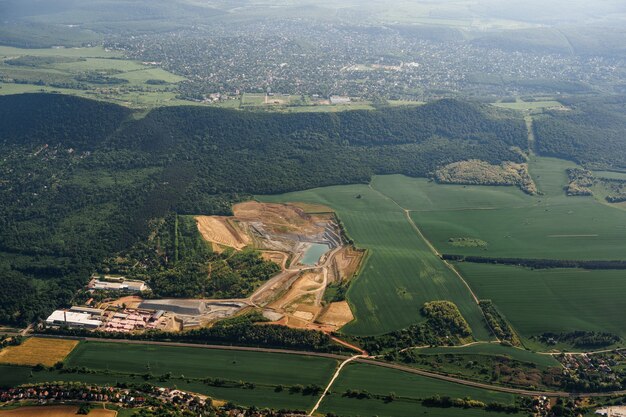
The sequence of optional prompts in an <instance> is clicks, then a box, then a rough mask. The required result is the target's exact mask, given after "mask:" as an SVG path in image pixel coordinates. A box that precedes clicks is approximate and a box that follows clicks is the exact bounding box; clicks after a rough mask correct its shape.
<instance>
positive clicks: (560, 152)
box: [533, 96, 626, 170]
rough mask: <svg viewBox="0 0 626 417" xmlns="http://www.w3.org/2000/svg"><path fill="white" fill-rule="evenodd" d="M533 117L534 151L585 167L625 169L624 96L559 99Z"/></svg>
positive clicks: (625, 110) (625, 119) (625, 103)
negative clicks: (557, 107) (557, 106)
mask: <svg viewBox="0 0 626 417" xmlns="http://www.w3.org/2000/svg"><path fill="white" fill-rule="evenodd" d="M562 102H563V104H564V105H566V106H567V107H568V110H565V111H563V110H552V111H548V112H547V113H546V114H545V115H541V116H538V117H536V118H535V123H534V124H533V125H534V130H535V138H536V144H537V151H538V152H539V153H540V154H542V155H548V156H556V157H559V158H564V159H569V160H572V161H575V162H578V163H580V164H583V165H585V166H587V167H588V168H600V169H619V170H626V140H624V138H626V96H611V97H592V98H571V99H566V100H562Z"/></svg>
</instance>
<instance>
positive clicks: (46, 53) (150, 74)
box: [0, 46, 192, 107]
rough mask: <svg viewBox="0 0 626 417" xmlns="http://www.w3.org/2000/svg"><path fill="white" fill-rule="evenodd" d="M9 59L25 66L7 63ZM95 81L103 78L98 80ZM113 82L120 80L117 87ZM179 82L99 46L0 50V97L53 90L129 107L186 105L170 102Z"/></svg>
mask: <svg viewBox="0 0 626 417" xmlns="http://www.w3.org/2000/svg"><path fill="white" fill-rule="evenodd" d="M14 59H18V60H26V62H18V63H19V65H15V64H10V63H11V62H15V61H13V60H14ZM97 77H104V78H103V79H101V80H100V81H98V80H97ZM117 80H123V82H122V83H117ZM183 80H184V78H183V77H179V76H177V75H175V74H172V73H170V72H168V71H165V70H163V69H160V68H157V67H154V66H152V65H146V64H143V63H140V62H136V61H132V60H127V59H124V58H123V57H122V54H121V53H120V52H117V51H109V50H105V49H104V48H101V47H93V48H48V49H19V48H11V47H4V46H2V47H0V94H1V95H7V94H19V93H32V92H58V93H63V94H72V95H78V96H82V97H88V98H92V99H97V100H105V101H111V102H115V103H118V104H122V105H126V106H129V107H155V106H162V105H179V104H191V103H192V102H190V101H184V100H179V99H177V98H176V95H177V93H176V90H175V84H176V83H178V82H180V81H183ZM155 82H160V84H155Z"/></svg>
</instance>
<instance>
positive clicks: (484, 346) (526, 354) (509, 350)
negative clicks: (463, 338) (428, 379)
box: [413, 343, 559, 368]
mask: <svg viewBox="0 0 626 417" xmlns="http://www.w3.org/2000/svg"><path fill="white" fill-rule="evenodd" d="M413 351H414V352H415V353H418V354H420V355H446V354H453V355H467V356H484V357H493V356H502V357H506V358H509V359H513V360H516V361H520V362H527V363H532V364H535V365H537V366H538V367H540V368H550V367H553V366H559V362H558V361H557V360H556V359H554V357H553V356H551V355H541V354H539V353H535V352H532V351H530V350H525V349H520V348H515V347H510V346H503V345H501V344H499V343H480V344H474V345H470V346H463V347H453V346H449V347H448V346H441V347H432V348H418V349H413Z"/></svg>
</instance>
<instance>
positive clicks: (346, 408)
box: [320, 364, 513, 417]
mask: <svg viewBox="0 0 626 417" xmlns="http://www.w3.org/2000/svg"><path fill="white" fill-rule="evenodd" d="M347 389H356V390H367V391H368V392H370V393H372V394H378V395H387V394H389V393H390V392H394V393H395V394H396V395H397V396H398V397H399V398H398V399H397V400H395V401H393V402H391V403H385V402H384V401H383V400H382V399H361V400H358V399H350V398H346V397H342V394H343V393H344V392H345V391H346V390H347ZM332 391H333V394H332V395H331V396H329V397H327V398H326V399H324V401H323V402H322V406H321V408H320V412H322V413H328V412H334V413H336V414H339V415H342V416H373V415H376V416H381V417H382V416H389V417H392V416H393V417H403V416H407V417H408V416H417V415H427V416H442V417H443V416H451V415H454V416H459V417H463V416H467V417H474V416H487V415H489V416H491V415H493V416H498V415H499V414H498V413H490V412H485V411H484V410H463V409H441V408H427V407H424V406H422V405H421V404H420V403H419V402H416V401H415V400H416V399H423V398H428V397H431V396H433V395H441V396H450V397H454V398H463V397H466V396H470V397H471V398H473V399H476V400H481V401H484V402H487V403H488V402H493V401H498V402H502V403H512V402H513V396H512V395H508V394H503V393H495V392H490V391H485V390H477V389H472V388H468V387H463V386H462V385H456V384H451V383H447V382H443V381H437V380H434V379H429V378H424V377H421V376H419V375H411V374H407V373H399V372H397V371H394V370H390V369H384V368H378V367H374V366H371V365H362V364H356V365H355V364H351V365H348V367H347V368H345V369H344V371H343V372H342V373H341V375H340V376H339V378H338V379H337V381H336V382H335V384H334V385H333V388H332ZM400 397H403V398H400ZM411 399H412V400H413V401H411Z"/></svg>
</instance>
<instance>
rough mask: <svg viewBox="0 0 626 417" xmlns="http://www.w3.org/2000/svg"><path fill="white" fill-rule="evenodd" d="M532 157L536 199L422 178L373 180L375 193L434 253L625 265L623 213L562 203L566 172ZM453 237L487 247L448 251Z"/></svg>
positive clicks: (559, 164)
mask: <svg viewBox="0 0 626 417" xmlns="http://www.w3.org/2000/svg"><path fill="white" fill-rule="evenodd" d="M573 166H575V164H573V163H571V162H567V161H562V160H559V159H554V158H535V159H534V160H533V161H532V162H531V164H530V171H531V175H532V176H533V178H534V179H535V181H536V183H537V185H538V187H539V190H540V191H541V192H542V193H543V194H542V195H536V196H529V195H526V194H524V193H523V192H522V191H520V190H518V189H517V188H516V187H493V186H463V185H444V184H436V183H434V182H429V181H428V180H426V179H423V178H408V177H404V176H399V175H393V176H378V177H375V178H374V179H373V181H372V186H373V187H375V188H376V189H380V190H384V193H385V194H386V195H388V196H389V197H390V198H393V199H394V200H395V201H396V202H398V204H399V205H400V206H402V207H404V208H406V209H409V210H411V218H412V219H413V220H414V221H415V223H416V224H417V225H418V226H419V227H420V229H421V230H422V232H423V233H424V235H425V236H426V238H427V239H428V240H429V241H430V242H431V243H432V244H433V245H434V246H435V247H436V248H437V249H438V251H439V252H441V253H446V254H459V255H475V256H484V257H499V258H505V257H506V258H544V259H546V258H547V259H587V260H616V259H626V233H625V232H626V213H625V212H624V211H623V210H621V209H619V208H618V207H613V206H610V205H608V204H603V203H601V202H599V201H597V200H596V199H594V198H593V197H568V196H566V195H565V192H564V189H563V187H565V185H566V184H567V177H566V172H565V170H566V168H568V167H573ZM452 238H472V239H480V240H482V241H485V242H486V243H487V245H486V246H475V247H472V246H459V245H453V244H452V243H453V242H451V241H450V239H452Z"/></svg>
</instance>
